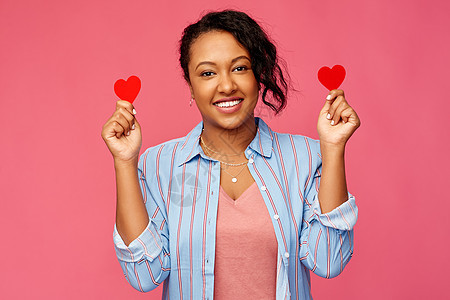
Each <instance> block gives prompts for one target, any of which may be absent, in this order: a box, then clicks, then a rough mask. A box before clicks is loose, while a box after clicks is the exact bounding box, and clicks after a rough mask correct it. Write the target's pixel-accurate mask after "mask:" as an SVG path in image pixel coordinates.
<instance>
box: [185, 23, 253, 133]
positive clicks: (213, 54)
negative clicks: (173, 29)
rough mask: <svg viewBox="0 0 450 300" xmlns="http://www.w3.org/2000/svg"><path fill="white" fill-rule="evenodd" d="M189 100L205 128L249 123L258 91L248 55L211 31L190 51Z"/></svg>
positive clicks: (228, 38) (229, 38) (231, 40)
mask: <svg viewBox="0 0 450 300" xmlns="http://www.w3.org/2000/svg"><path fill="white" fill-rule="evenodd" d="M188 68H189V79H190V84H189V86H190V89H191V94H192V97H193V98H194V99H195V102H196V103H197V107H198V109H199V110H200V113H201V115H202V117H203V123H204V125H205V127H206V126H209V125H212V126H215V127H220V128H225V129H235V128H238V127H240V126H242V125H244V124H245V123H246V122H249V121H250V120H251V121H252V122H253V112H254V109H255V106H256V103H257V102H258V94H259V87H258V83H257V81H256V79H255V76H254V74H253V71H252V66H251V63H250V55H249V53H248V51H247V50H246V49H245V48H244V47H243V46H242V45H241V44H240V43H239V42H238V41H237V40H236V39H235V38H234V37H233V35H232V34H231V33H229V32H226V31H211V32H208V33H204V34H202V35H201V36H200V37H199V38H197V39H196V40H195V42H194V43H193V44H192V46H191V49H190V61H189V65H188Z"/></svg>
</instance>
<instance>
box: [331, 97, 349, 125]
mask: <svg viewBox="0 0 450 300" xmlns="http://www.w3.org/2000/svg"><path fill="white" fill-rule="evenodd" d="M347 107H349V106H348V104H347V103H346V102H345V101H341V102H340V103H339V105H338V107H336V110H335V111H334V115H333V119H332V120H331V125H335V124H337V123H339V121H340V119H341V117H342V112H343V111H344V110H345V109H346V108H347Z"/></svg>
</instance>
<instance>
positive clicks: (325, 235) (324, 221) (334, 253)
mask: <svg viewBox="0 0 450 300" xmlns="http://www.w3.org/2000/svg"><path fill="white" fill-rule="evenodd" d="M316 157H317V158H316V159H317V161H316V163H315V164H313V165H316V170H315V172H314V177H313V178H312V181H311V183H310V184H309V185H308V187H307V189H306V190H305V195H306V199H305V201H304V214H303V222H302V230H301V236H300V239H301V240H300V260H301V261H302V263H303V264H304V265H305V266H306V267H307V268H308V269H310V270H311V271H313V272H314V273H315V274H317V275H319V276H321V277H325V278H333V277H335V276H337V275H339V274H340V273H341V272H342V271H343V269H344V267H345V266H346V265H347V263H348V262H349V261H350V259H351V257H352V255H353V227H354V226H355V224H356V220H357V218H358V208H357V206H356V203H355V197H354V196H353V195H352V194H350V193H348V199H347V201H345V202H344V203H342V204H341V205H340V206H338V207H336V208H335V209H333V210H332V211H330V212H328V213H324V214H323V213H322V212H321V209H320V204H319V199H318V192H319V186H320V177H321V172H322V164H321V159H320V155H316Z"/></svg>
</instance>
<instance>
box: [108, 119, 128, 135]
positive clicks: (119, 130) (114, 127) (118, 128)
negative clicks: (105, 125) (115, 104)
mask: <svg viewBox="0 0 450 300" xmlns="http://www.w3.org/2000/svg"><path fill="white" fill-rule="evenodd" d="M109 126H110V128H111V133H112V135H115V136H116V138H118V139H120V137H121V136H122V135H123V134H124V132H125V129H124V128H123V127H122V125H120V123H119V122H117V121H115V120H112V121H111V123H110V125H109Z"/></svg>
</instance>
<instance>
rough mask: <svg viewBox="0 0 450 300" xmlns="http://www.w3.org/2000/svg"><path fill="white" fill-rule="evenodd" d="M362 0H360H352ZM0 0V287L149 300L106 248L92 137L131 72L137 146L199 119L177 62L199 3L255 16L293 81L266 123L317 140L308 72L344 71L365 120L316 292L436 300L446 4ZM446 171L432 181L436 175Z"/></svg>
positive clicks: (108, 188)
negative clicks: (332, 249)
mask: <svg viewBox="0 0 450 300" xmlns="http://www.w3.org/2000/svg"><path fill="white" fill-rule="evenodd" d="M363 2H364V3H363ZM223 3H224V1H223V0H210V1H200V0H190V1H179V2H174V1H167V2H164V1H158V2H156V1H144V0H143V1H56V0H55V1H18V0H1V2H0V38H1V48H0V61H1V63H0V101H1V106H0V107H1V117H0V125H1V127H0V128H1V129H2V130H1V131H2V134H1V147H0V154H1V163H0V179H1V180H0V193H1V194H0V199H1V208H0V228H1V239H2V241H1V243H0V257H1V265H2V267H1V272H0V291H1V292H0V293H1V295H0V297H1V298H3V299H138V298H144V297H145V299H160V295H161V291H162V286H161V287H160V288H158V289H157V290H155V291H152V292H151V293H148V294H144V295H142V294H140V293H139V292H137V291H136V290H134V289H133V288H132V287H131V286H129V285H128V283H127V282H126V280H125V278H124V277H123V274H122V271H121V269H120V266H119V263H118V262H117V260H116V257H115V253H114V250H113V243H112V231H113V224H114V217H115V182H114V169H113V162H112V158H111V155H110V154H109V152H108V150H107V148H106V146H105V144H104V143H103V140H102V139H101V136H100V132H101V127H102V125H103V123H104V122H105V121H106V120H107V118H109V116H110V115H111V114H112V113H113V110H114V106H115V101H116V97H115V95H114V93H113V84H114V82H115V80H117V79H119V78H128V76H130V75H133V74H135V75H138V76H139V77H140V78H141V79H142V84H143V86H142V90H141V93H140V94H139V96H138V98H137V100H136V102H135V105H136V109H137V117H138V119H139V121H140V122H141V125H142V126H143V134H144V141H143V147H142V149H141V151H143V150H145V149H146V148H147V147H149V146H152V145H155V144H157V143H160V142H163V141H165V140H168V139H171V138H176V137H180V136H183V135H185V134H186V133H187V132H188V131H189V130H190V129H191V128H192V127H193V126H194V125H195V124H197V123H198V122H199V121H200V114H199V113H198V111H197V109H196V108H195V107H192V108H189V91H188V89H187V87H186V85H185V83H184V82H183V80H182V76H181V70H180V68H179V67H178V62H177V59H178V56H177V42H178V39H179V38H180V35H181V31H182V29H183V28H184V27H185V26H186V25H188V24H189V23H190V22H192V21H195V20H196V19H197V18H198V17H199V16H200V14H201V12H202V11H203V10H204V9H222V8H236V9H242V10H244V11H247V12H248V13H249V14H250V15H252V16H254V17H255V18H256V19H258V20H260V21H261V23H262V24H263V26H264V27H265V28H266V29H267V31H268V32H269V34H270V35H271V36H272V37H273V39H274V40H275V41H277V44H278V46H279V49H280V53H281V55H282V56H283V57H284V58H285V60H286V61H287V62H288V65H289V69H290V73H291V75H292V78H293V80H294V85H295V87H296V88H297V89H298V90H299V92H296V93H292V94H291V98H290V102H289V105H288V107H287V109H286V111H285V112H284V114H283V115H282V116H280V117H273V116H271V115H269V114H268V113H267V111H266V110H260V115H261V116H262V117H263V118H264V119H265V120H266V121H267V122H268V123H269V125H271V126H272V128H273V129H274V130H277V131H280V132H291V133H301V134H304V135H308V136H311V137H314V138H317V133H316V121H317V115H318V112H319V110H320V108H321V107H322V105H323V103H324V99H325V96H326V94H327V90H326V89H325V88H324V87H323V86H321V85H320V83H319V82H318V80H317V77H316V74H317V71H318V69H319V68H320V67H322V66H324V65H327V66H333V65H334V64H341V65H344V66H345V67H346V69H347V78H346V79H345V81H344V83H343V85H342V86H341V88H342V89H344V90H345V92H346V97H347V100H348V101H349V103H350V104H351V105H352V106H353V107H354V108H355V110H356V111H357V112H358V114H359V116H360V118H361V120H362V125H361V127H360V128H359V129H358V130H357V132H356V133H355V134H354V136H353V137H352V138H351V140H350V142H349V144H348V147H347V156H346V170H347V178H348V186H349V190H350V191H351V192H352V193H353V194H354V195H355V196H356V197H357V204H358V206H359V209H360V213H359V221H358V223H357V225H356V228H355V237H356V241H355V255H354V257H353V259H352V261H351V262H350V264H349V265H348V266H347V268H346V269H345V271H344V273H343V274H342V275H341V276H339V277H337V278H335V279H332V280H326V279H322V278H319V277H317V276H315V275H313V295H314V296H315V299H448V298H447V297H449V292H448V291H449V288H448V283H447V281H448V278H449V275H448V270H449V268H450V260H449V259H448V255H445V253H448V251H449V244H450V242H449V241H450V239H449V237H450V235H449V233H450V232H449V225H450V221H449V220H450V218H449V217H448V211H449V209H450V204H449V201H448V200H449V197H448V193H447V192H446V190H447V188H448V185H449V179H448V178H449V175H448V170H449V169H450V162H449V158H448V153H449V152H450V147H449V145H450V142H449V129H448V128H449V125H448V121H447V120H448V117H447V116H448V114H449V110H450V105H449V104H448V103H449V100H448V97H449V96H448V88H447V87H448V82H447V81H448V79H447V78H448V70H449V65H450V64H449V55H448V49H449V46H450V39H449V36H450V35H449V32H448V28H450V21H449V18H448V12H449V11H450V5H449V2H448V1H432V2H428V3H427V1H392V0H382V1H380V0H378V1H358V0H346V1H335V0H320V1H318V0H316V1H298V0H295V1H294V0H293V1H267V0H258V1H253V2H246V3H240V1H228V2H227V4H226V5H225V4H223ZM446 178H447V179H446Z"/></svg>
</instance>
